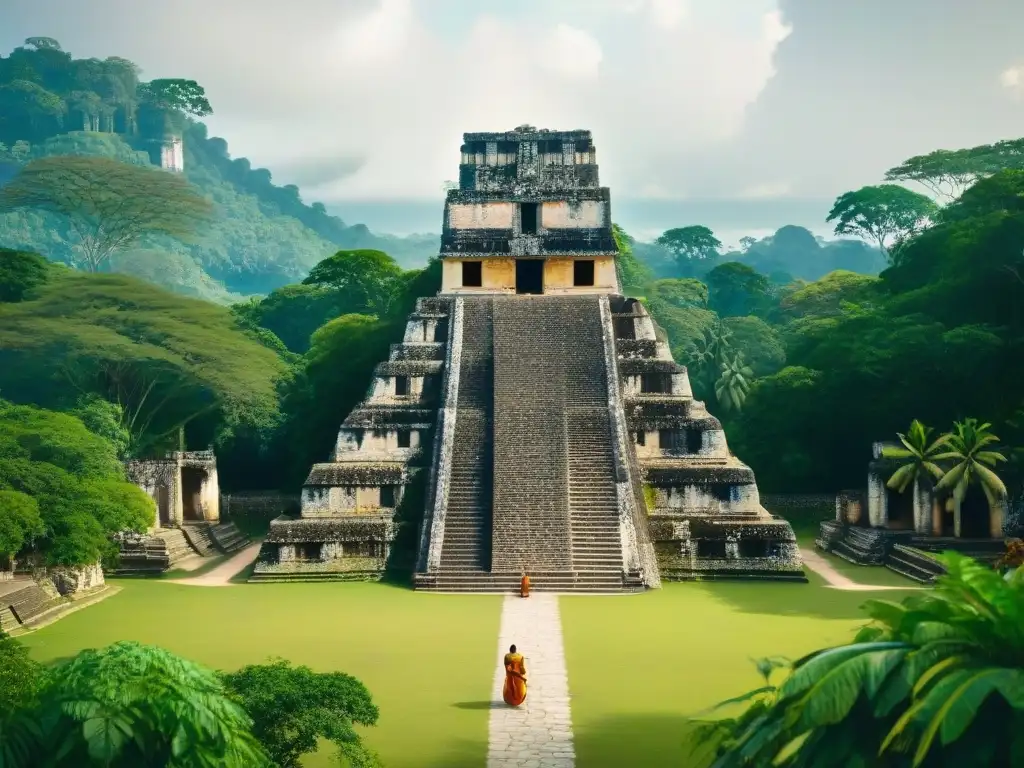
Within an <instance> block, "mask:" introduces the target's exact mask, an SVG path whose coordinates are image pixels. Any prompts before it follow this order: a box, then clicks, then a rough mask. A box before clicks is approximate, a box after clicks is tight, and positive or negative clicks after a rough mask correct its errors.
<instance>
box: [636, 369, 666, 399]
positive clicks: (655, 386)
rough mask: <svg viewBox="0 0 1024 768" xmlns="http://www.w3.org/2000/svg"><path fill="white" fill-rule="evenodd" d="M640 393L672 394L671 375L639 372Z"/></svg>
mask: <svg viewBox="0 0 1024 768" xmlns="http://www.w3.org/2000/svg"><path fill="white" fill-rule="evenodd" d="M640 393H641V394H644V395H670V394H672V375H671V374H668V373H642V374H640Z"/></svg>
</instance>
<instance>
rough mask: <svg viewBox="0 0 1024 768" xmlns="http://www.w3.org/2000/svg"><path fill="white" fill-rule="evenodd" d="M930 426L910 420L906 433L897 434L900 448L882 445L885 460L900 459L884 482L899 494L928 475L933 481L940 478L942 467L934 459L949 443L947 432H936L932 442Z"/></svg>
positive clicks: (937, 457)
mask: <svg viewBox="0 0 1024 768" xmlns="http://www.w3.org/2000/svg"><path fill="white" fill-rule="evenodd" d="M931 433H932V429H931V427H926V426H925V425H924V424H922V423H921V422H920V421H918V420H917V419H914V420H913V421H912V422H910V429H908V430H907V434H905V435H904V434H902V433H899V434H898V435H897V436H898V437H899V439H900V442H901V443H903V447H902V448H899V447H896V446H885V447H884V448H883V449H882V456H883V457H884V458H886V459H899V460H904V461H905V462H906V463H904V464H903V465H902V466H900V468H899V469H897V470H896V471H895V472H893V474H892V476H891V477H890V478H889V480H888V481H887V483H886V484H887V485H888V486H889V487H890V488H892V489H893V490H894V491H898V492H899V493H903V492H904V491H906V490H907V488H912V487H913V486H914V484H915V483H919V482H921V481H922V480H923V479H924V478H925V477H927V476H928V475H931V477H932V478H933V479H935V480H938V479H940V478H941V477H942V474H943V472H942V468H941V467H940V466H939V465H938V464H936V463H935V462H936V461H937V460H939V457H940V456H941V454H942V449H943V447H945V445H946V444H947V443H948V442H949V438H950V436H949V435H940V436H939V437H938V438H936V439H935V440H934V441H933V440H931V439H930V435H931Z"/></svg>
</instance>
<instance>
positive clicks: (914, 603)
mask: <svg viewBox="0 0 1024 768" xmlns="http://www.w3.org/2000/svg"><path fill="white" fill-rule="evenodd" d="M943 561H944V563H945V565H946V568H947V573H946V575H944V576H942V577H940V578H939V580H938V582H937V583H936V587H935V590H934V591H928V592H921V593H917V594H915V595H913V596H911V597H907V598H905V599H904V600H903V602H902V604H898V603H892V602H888V601H882V600H869V601H867V603H866V604H865V609H866V610H867V612H868V614H869V615H870V616H871V618H872V619H873V622H872V623H871V624H869V625H868V626H866V627H864V628H863V629H861V631H860V632H859V633H858V634H857V636H856V638H855V639H854V641H853V642H852V643H850V644H848V645H843V646H838V647H835V648H829V649H826V650H822V651H817V652H815V653H812V654H810V655H808V656H805V657H804V658H803V659H800V660H799V661H796V662H794V663H793V664H791V665H788V666H789V667H790V673H789V675H788V677H787V678H786V679H785V680H784V681H782V682H781V684H779V685H774V684H772V683H771V682H770V680H769V677H768V676H769V675H770V673H771V672H772V670H773V668H774V667H775V666H777V664H776V663H775V662H774V661H772V660H766V661H764V662H761V663H760V668H761V671H762V674H763V675H764V676H765V684H764V685H763V686H761V687H760V688H757V689H755V690H753V691H751V692H749V693H748V694H746V695H745V696H741V697H737V698H736V699H732V700H730V701H729V702H723V703H722V704H721V705H719V706H723V705H725V704H736V703H738V702H743V701H752V702H753V703H752V704H751V706H750V707H749V708H748V709H747V710H746V711H745V712H744V713H743V714H741V715H740V716H738V717H733V718H723V719H718V720H714V721H710V722H704V723H702V724H700V725H699V726H698V727H697V729H696V730H695V731H694V733H693V737H694V741H695V742H696V744H697V745H698V749H695V750H693V752H698V751H699V753H700V758H701V759H700V760H694V759H691V760H690V761H688V762H687V765H692V766H695V768H696V766H702V767H703V766H712V767H713V768H741V767H748V766H762V765H764V766H767V765H774V766H779V768H840V766H844V767H845V766H865V767H866V766H869V765H870V766H882V767H883V768H917V767H918V766H923V767H924V768H940V767H945V766H958V768H982V767H983V766H990V765H1007V766H1009V765H1019V764H1020V762H1019V761H1020V757H1021V749H1022V746H1021V738H1022V737H1021V734H1022V733H1024V731H1022V730H1021V723H1022V722H1024V570H1017V571H1016V572H1014V573H1013V574H1012V575H1011V576H1009V577H1008V578H1003V577H1001V576H1000V575H999V574H998V573H997V572H995V571H994V570H992V569H991V568H989V567H986V566H984V565H982V564H981V563H978V562H977V561H974V560H972V559H970V558H967V557H964V556H962V555H959V554H957V553H955V552H949V553H946V554H945V555H944V556H943ZM716 709H717V707H716ZM691 756H692V753H691Z"/></svg>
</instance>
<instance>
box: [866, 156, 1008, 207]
mask: <svg viewBox="0 0 1024 768" xmlns="http://www.w3.org/2000/svg"><path fill="white" fill-rule="evenodd" d="M983 149H988V148H983ZM988 160H989V157H988V153H987V152H981V151H978V149H958V150H948V149H937V150H935V151H934V152H929V153H928V154H927V155H916V156H914V157H911V158H910V159H909V160H904V161H903V162H902V163H900V164H899V165H897V166H895V167H893V168H890V169H889V170H888V171H886V173H885V180H886V181H913V182H916V183H918V184H920V185H921V186H923V187H925V188H926V189H928V190H929V191H930V192H931V193H932V194H934V195H935V196H936V197H938V198H940V199H944V200H946V201H952V200H956V199H957V198H958V197H960V195H961V194H963V192H964V190H966V189H967V188H968V187H970V186H971V185H972V184H974V183H975V182H976V181H978V179H980V178H982V177H984V176H986V175H988V174H989V173H990V170H989V162H988Z"/></svg>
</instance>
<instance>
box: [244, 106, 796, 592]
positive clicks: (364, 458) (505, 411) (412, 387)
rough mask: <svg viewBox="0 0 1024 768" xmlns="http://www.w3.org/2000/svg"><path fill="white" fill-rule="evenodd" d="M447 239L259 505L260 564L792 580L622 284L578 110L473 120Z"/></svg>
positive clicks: (448, 587) (263, 568) (549, 582)
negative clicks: (376, 361) (360, 378)
mask: <svg viewBox="0 0 1024 768" xmlns="http://www.w3.org/2000/svg"><path fill="white" fill-rule="evenodd" d="M440 256H441V261H442V268H443V271H442V274H443V277H442V288H441V291H440V293H439V295H437V296H435V297H429V298H423V299H420V300H419V302H418V305H417V308H416V311H415V312H414V313H413V314H412V315H411V316H410V317H409V320H408V324H407V326H406V331H405V337H404V339H403V340H402V341H401V342H400V343H398V344H395V345H393V346H392V349H391V354H390V359H389V360H387V361H384V362H382V363H380V365H379V366H378V367H377V369H376V372H375V376H374V380H373V384H372V386H371V388H370V391H369V392H368V394H367V397H366V399H365V400H364V401H363V402H362V403H361V404H360V405H359V406H358V407H357V408H355V409H354V410H353V411H352V413H350V414H349V415H348V417H347V418H346V419H345V421H344V422H343V423H342V424H341V428H340V431H339V433H338V440H337V444H336V447H335V450H334V452H333V455H332V456H331V457H330V460H329V461H326V462H325V463H322V464H317V465H315V466H314V467H313V468H312V470H311V471H310V474H309V477H308V478H307V480H306V485H305V487H304V489H303V493H302V511H301V515H300V516H299V517H298V518H294V519H288V518H279V519H278V520H275V521H273V523H272V524H271V529H270V533H269V535H268V537H267V539H266V540H265V542H264V544H263V548H262V551H261V553H260V557H259V560H258V561H257V564H256V567H255V569H254V572H253V576H252V580H254V581H283V580H302V579H305V580H326V579H373V578H380V576H381V575H382V574H383V573H384V571H385V569H386V568H387V567H389V566H390V565H392V564H393V562H394V560H395V559H396V558H398V557H400V556H407V557H410V558H414V559H415V562H409V563H408V564H407V565H408V566H409V567H411V568H412V570H413V572H414V576H413V580H414V585H415V587H416V588H417V589H425V590H439V591H452V592H458V591H511V590H513V589H518V585H519V579H520V576H521V574H522V573H524V572H526V573H528V574H529V575H530V578H531V582H532V587H533V589H535V590H554V591H567V592H568V591H581V592H623V591H626V592H628V591H641V590H644V589H647V588H653V587H658V586H660V584H661V582H662V580H688V579H722V578H736V579H783V580H794V581H805V580H806V579H805V577H804V574H803V568H802V564H801V560H800V554H799V550H798V548H797V543H796V539H795V537H794V535H793V530H792V528H791V527H790V525H789V523H787V522H786V521H785V520H783V519H781V518H779V517H776V516H773V515H771V514H769V513H768V512H767V511H766V510H765V509H764V508H763V507H762V506H761V502H760V498H759V495H758V489H757V485H756V482H755V479H754V474H753V472H752V471H751V470H750V468H749V467H747V466H746V465H744V464H743V463H742V462H741V461H739V459H737V458H736V457H735V456H733V455H732V454H731V452H730V451H729V447H728V444H727V443H726V439H725V434H724V432H723V430H722V425H721V423H720V422H719V421H718V420H717V419H715V417H714V416H712V415H711V414H710V413H708V411H707V409H706V408H705V406H704V403H702V402H700V401H698V400H695V399H694V398H693V393H692V391H691V389H690V382H689V379H688V377H687V372H686V368H685V367H683V366H681V365H679V364H677V363H676V362H675V361H674V360H673V359H672V356H671V354H670V352H669V344H668V339H667V338H666V336H665V333H664V331H663V330H662V329H661V328H659V327H658V326H657V325H656V324H655V322H654V321H653V319H652V318H651V316H650V315H649V314H648V313H647V311H646V310H645V308H644V306H643V305H642V304H641V303H640V301H638V300H635V299H631V298H627V297H625V296H623V295H622V291H621V288H620V281H619V277H618V270H617V266H616V258H617V249H616V245H615V239H614V237H613V235H612V219H611V198H610V194H609V190H608V189H607V188H606V187H601V186H600V182H599V180H598V166H597V155H596V149H595V147H594V143H593V139H592V137H591V134H590V132H589V131H583V130H577V131H549V130H537V129H535V128H533V127H530V126H521V127H519V128H517V129H515V130H513V131H509V132H506V133H467V134H465V136H464V142H463V146H462V159H461V164H460V167H459V186H458V188H457V189H453V190H450V191H449V192H448V195H447V199H446V201H445V206H444V222H443V231H442V236H441V253H440ZM396 539H397V540H398V541H402V542H404V544H403V547H402V548H399V547H397V545H396ZM400 549H407V550H410V551H409V552H408V553H407V554H405V555H403V553H402V552H400ZM413 550H414V551H413Z"/></svg>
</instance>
